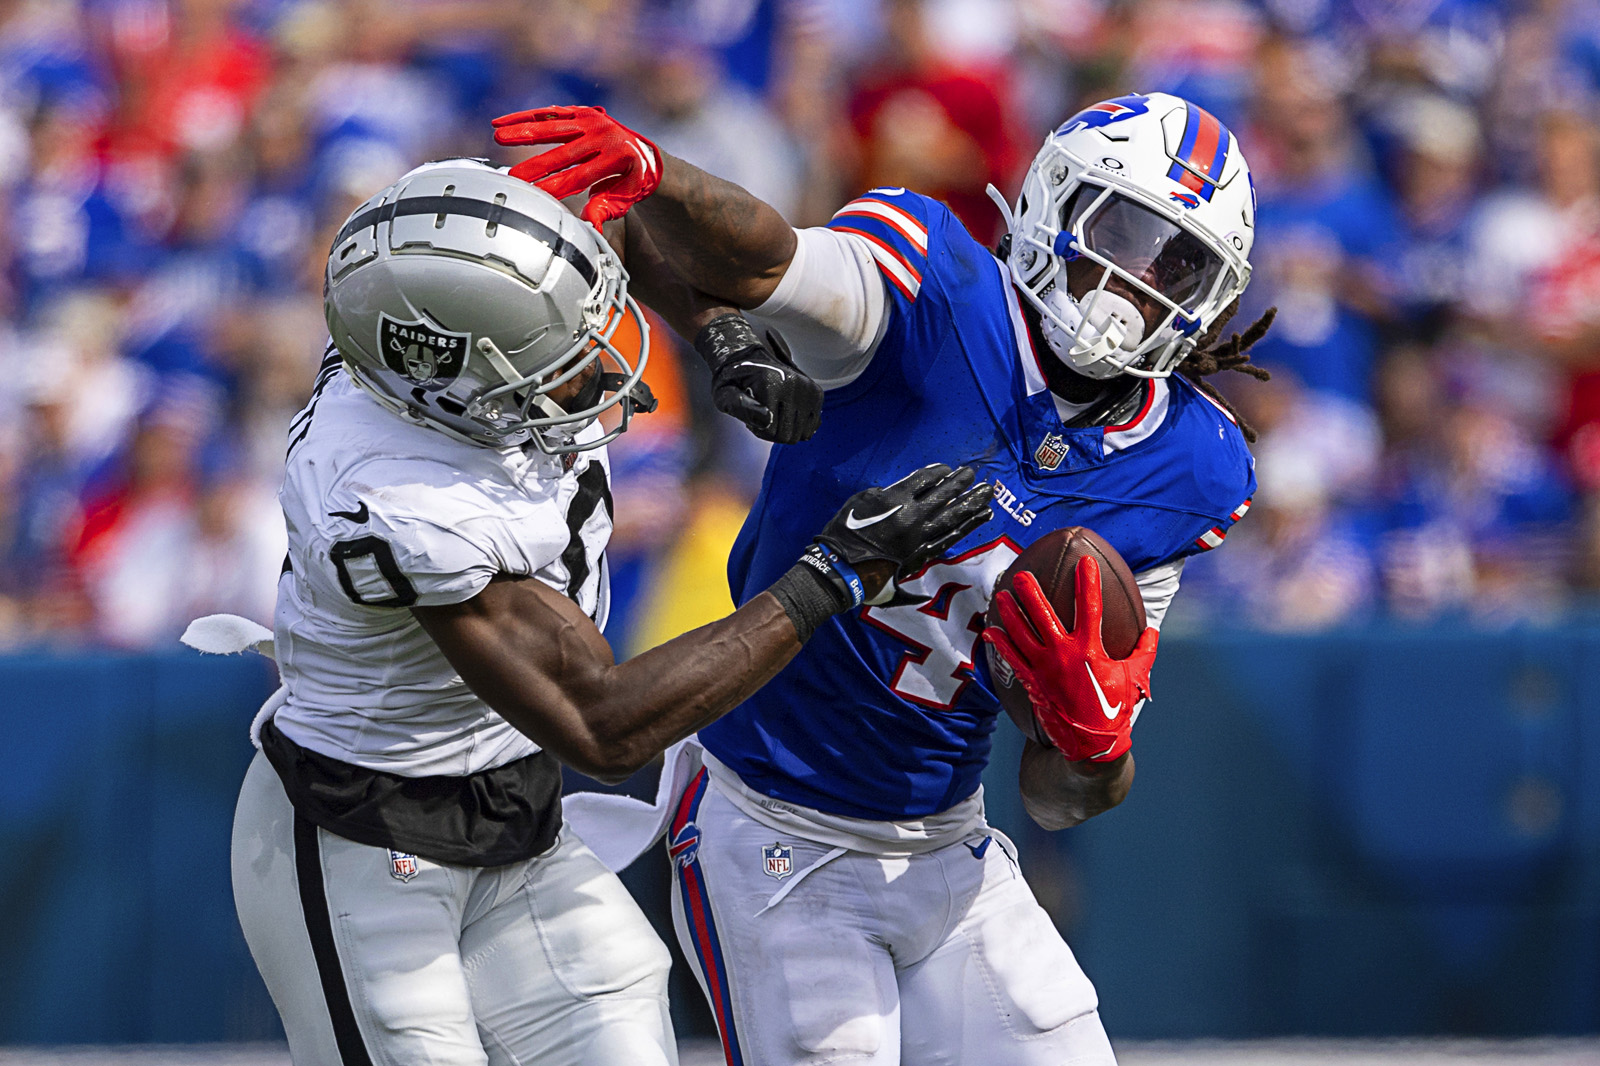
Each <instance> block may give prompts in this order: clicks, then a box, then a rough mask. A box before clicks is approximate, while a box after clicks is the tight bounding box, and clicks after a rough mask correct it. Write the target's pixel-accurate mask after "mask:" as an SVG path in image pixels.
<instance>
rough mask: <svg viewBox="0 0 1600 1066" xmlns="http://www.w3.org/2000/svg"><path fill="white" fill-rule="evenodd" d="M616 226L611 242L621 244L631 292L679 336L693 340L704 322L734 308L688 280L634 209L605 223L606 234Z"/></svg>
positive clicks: (691, 341)
mask: <svg viewBox="0 0 1600 1066" xmlns="http://www.w3.org/2000/svg"><path fill="white" fill-rule="evenodd" d="M613 227H616V230H617V237H616V239H615V240H614V241H613V243H614V244H617V245H620V251H621V253H622V260H623V264H624V265H625V266H626V267H627V268H628V287H629V291H630V292H631V293H632V294H633V296H634V297H635V298H636V299H637V300H639V302H640V303H643V304H644V305H645V306H647V307H649V308H650V310H652V311H654V312H655V313H656V314H658V315H660V316H661V317H662V318H663V319H665V320H666V323H667V325H669V326H671V327H672V328H673V330H674V331H676V332H677V334H678V336H680V337H682V338H683V339H684V340H686V341H688V342H690V343H693V342H694V339H695V337H696V336H698V335H699V333H700V331H701V330H702V329H704V328H705V326H706V324H707V323H709V322H711V321H712V320H714V319H717V318H720V317H721V316H723V315H726V314H729V313H730V312H735V311H737V310H738V309H737V308H735V307H733V306H732V305H731V304H729V303H728V301H726V300H721V299H717V298H716V297H713V296H709V295H707V294H706V293H704V292H701V291H700V290H699V289H697V288H695V287H694V286H693V285H691V284H689V282H688V281H687V280H685V278H684V277H683V275H682V274H680V273H678V271H677V270H675V269H674V268H673V264H672V262H671V261H669V260H668V259H667V257H666V256H664V255H662V254H661V249H660V248H659V247H657V245H656V243H655V240H654V238H653V236H652V235H651V233H650V231H649V228H648V226H647V225H646V224H645V222H644V220H643V219H642V218H640V217H639V215H638V214H637V213H633V214H630V215H627V216H626V217H624V218H620V219H618V220H616V221H615V222H610V223H607V224H606V230H607V237H608V238H610V237H611V231H612V229H613Z"/></svg>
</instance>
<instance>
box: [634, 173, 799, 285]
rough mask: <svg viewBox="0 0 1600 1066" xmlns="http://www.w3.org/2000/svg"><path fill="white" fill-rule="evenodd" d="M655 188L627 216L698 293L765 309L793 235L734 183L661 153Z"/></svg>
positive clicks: (765, 206)
mask: <svg viewBox="0 0 1600 1066" xmlns="http://www.w3.org/2000/svg"><path fill="white" fill-rule="evenodd" d="M661 162H662V177H661V184H660V186H659V187H658V188H657V189H656V191H655V192H654V193H652V194H651V195H650V196H648V197H646V198H645V199H644V200H641V201H640V202H639V203H638V204H636V205H635V206H634V208H633V214H634V215H637V216H639V217H640V218H641V219H642V220H643V221H644V223H645V225H646V227H647V228H648V229H649V231H650V235H651V236H652V237H653V238H654V241H655V244H656V246H657V247H658V248H659V249H660V251H661V253H662V254H663V255H665V256H666V257H667V258H668V259H669V260H671V262H672V264H673V266H674V267H676V268H677V270H678V272H679V273H680V274H682V275H683V277H684V278H686V279H687V280H688V282H689V283H690V284H691V285H693V286H695V287H696V288H698V289H700V290H702V291H704V292H706V293H710V294H711V295H712V296H715V297H717V298H719V299H722V300H726V301H728V302H729V303H731V304H733V305H735V306H737V307H740V308H744V309H749V308H752V307H756V306H758V305H760V304H761V303H763V302H764V301H765V300H766V299H767V297H769V296H771V295H772V291H773V290H774V289H775V288H777V285H778V282H779V281H780V280H781V279H782V278H783V273H784V271H785V270H787V269H788V266H789V260H790V259H791V258H793V256H794V246H795V236H794V230H793V229H792V228H791V227H790V226H789V223H787V222H785V221H784V219H783V216H782V215H780V214H778V212H777V211H776V210H775V209H774V208H772V207H771V206H770V205H768V204H766V203H764V202H763V201H761V200H759V199H757V198H756V197H754V196H752V195H751V194H750V193H748V192H746V191H745V190H744V189H741V188H740V187H739V186H737V185H735V184H733V183H732V182H728V181H723V180H722V179H721V178H718V177H714V176H712V175H710V174H707V173H706V172H705V171H703V170H701V169H700V168H699V167H696V166H694V165H693V164H690V163H685V162H684V161H683V160H681V159H678V158H676V157H674V156H671V155H668V154H667V153H665V152H662V153H661Z"/></svg>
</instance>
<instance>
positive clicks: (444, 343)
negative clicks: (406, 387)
mask: <svg viewBox="0 0 1600 1066" xmlns="http://www.w3.org/2000/svg"><path fill="white" fill-rule="evenodd" d="M471 340H472V334H470V333H452V332H450V331H449V330H447V329H442V328H440V327H439V326H438V325H437V324H435V323H434V322H432V321H430V320H429V319H428V317H427V315H423V317H422V320H421V321H418V322H401V321H399V320H398V319H394V318H390V317H389V316H388V315H387V314H384V313H382V312H380V313H379V315H378V350H379V351H381V352H382V353H383V362H384V365H385V366H387V367H388V368H389V369H390V370H393V371H394V372H395V373H396V374H404V375H405V376H406V378H407V379H408V380H409V381H411V383H412V384H414V385H424V386H430V387H432V388H436V389H442V388H444V387H446V386H447V385H449V384H450V382H452V381H454V380H455V379H456V375H457V374H459V373H461V367H462V365H463V364H464V363H466V361H467V344H468V342H469V341H471Z"/></svg>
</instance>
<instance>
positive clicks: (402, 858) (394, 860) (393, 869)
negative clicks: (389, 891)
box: [389, 848, 417, 881]
mask: <svg viewBox="0 0 1600 1066" xmlns="http://www.w3.org/2000/svg"><path fill="white" fill-rule="evenodd" d="M389 876H390V877H392V878H394V879H395V880H396V881H409V880H411V879H412V878H413V877H415V876H417V857H416V856H415V855H412V854H411V853H410V852H406V851H395V850H393V849H392V848H391V849H390V851H389Z"/></svg>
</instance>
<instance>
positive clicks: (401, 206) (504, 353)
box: [323, 159, 653, 454]
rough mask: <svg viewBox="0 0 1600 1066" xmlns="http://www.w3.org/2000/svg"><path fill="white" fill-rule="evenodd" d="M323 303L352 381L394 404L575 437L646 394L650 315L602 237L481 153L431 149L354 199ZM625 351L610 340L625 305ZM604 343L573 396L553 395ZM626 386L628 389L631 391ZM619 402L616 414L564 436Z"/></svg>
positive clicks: (504, 435)
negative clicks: (559, 399) (593, 369)
mask: <svg viewBox="0 0 1600 1066" xmlns="http://www.w3.org/2000/svg"><path fill="white" fill-rule="evenodd" d="M324 280H325V284H324V289H323V309H324V311H325V313H326V315H327V319H328V330H329V332H330V333H331V334H332V335H333V342H334V344H336V345H337V346H338V348H339V351H340V353H342V354H343V356H344V361H345V366H346V367H348V368H349V371H350V375H351V377H352V378H354V379H355V381H356V382H357V383H359V384H360V385H361V386H363V387H364V388H365V389H366V390H367V391H368V392H370V393H371V394H372V395H373V396H374V397H375V398H376V399H377V400H378V401H379V402H380V403H382V404H384V405H385V406H388V407H390V408H392V409H393V410H395V411H397V412H399V413H400V414H401V415H403V416H405V417H407V418H410V419H412V420H413V421H417V422H421V423H424V424H427V425H431V426H434V427H436V428H438V429H442V430H444V431H445V432H447V433H450V434H451V435H453V436H457V437H463V438H466V439H468V440H471V441H474V442H477V443H481V444H492V445H509V444H522V443H525V442H527V441H528V440H530V439H531V440H532V442H533V443H534V444H535V445H536V446H537V447H538V448H539V449H540V450H541V451H544V452H546V453H550V454H555V453H561V452H574V451H582V450H584V449H587V448H594V447H598V446H599V445H601V444H604V443H605V442H607V441H609V440H612V439H613V438H615V437H616V436H617V434H619V433H621V432H622V431H623V430H625V429H627V428H628V422H629V420H630V419H631V418H632V417H633V412H634V409H635V407H642V408H643V409H646V410H648V409H649V408H650V407H652V406H653V402H652V401H650V400H649V393H648V390H647V389H646V388H645V387H644V386H643V385H642V384H641V382H640V375H641V374H642V373H643V371H644V368H645V361H646V358H647V353H648V351H649V327H648V326H647V325H646V324H645V319H644V314H643V313H642V312H641V311H640V309H639V305H638V304H637V303H636V302H635V301H634V300H633V298H632V297H630V296H629V295H628V274H627V271H625V270H623V268H622V263H621V262H620V261H619V260H618V259H617V256H616V254H615V253H614V252H613V251H612V250H611V247H610V245H608V244H607V243H606V242H605V240H604V238H602V237H601V236H600V235H599V234H598V233H597V232H595V230H594V229H593V228H592V227H591V226H589V225H587V224H586V223H584V222H583V221H581V220H580V219H578V218H577V217H576V216H575V215H573V214H572V213H571V212H570V211H568V210H567V209H566V208H565V207H563V206H562V205H561V202H560V201H558V200H556V199H555V198H554V197H552V196H550V195H549V194H548V193H546V192H544V191H543V190H541V189H538V188H535V187H534V186H532V185H529V184H527V183H526V182H523V181H519V180H518V179H516V178H513V177H511V176H510V175H509V174H507V173H505V172H504V171H501V170H497V169H496V168H494V167H492V166H490V165H489V164H487V163H484V162H481V161H478V160H473V159H450V160H445V161H442V162H437V163H428V164H425V165H423V166H420V167H418V168H417V169H415V170H413V171H411V172H410V173H408V174H406V175H405V176H403V177H402V178H400V180H398V181H396V182H395V183H394V184H393V185H391V186H389V187H388V188H387V189H384V190H383V191H382V192H380V193H379V194H378V195H376V196H374V197H373V198H372V199H370V200H368V201H367V202H366V203H364V204H362V205H361V206H360V207H358V208H357V209H356V210H355V212H354V214H352V215H351V216H350V218H349V219H348V220H346V222H345V224H344V225H343V226H342V227H340V229H339V234H338V236H337V237H336V238H334V242H333V250H332V251H331V252H330V253H329V255H328V268H327V274H326V276H325V279H324ZM629 315H631V316H633V319H634V321H635V322H636V323H637V327H638V330H639V336H640V349H639V355H638V358H637V360H636V361H634V362H630V360H629V359H628V358H627V357H626V356H625V355H623V353H622V352H620V351H618V350H617V348H616V346H615V345H613V344H612V337H613V335H614V334H615V333H616V331H617V328H618V327H619V326H620V325H621V324H622V322H623V320H624V318H625V317H626V316H629ZM599 359H604V360H606V361H607V362H609V363H610V364H612V366H613V367H614V369H613V370H610V371H606V370H605V369H604V364H602V368H601V369H602V372H601V373H598V374H596V375H594V377H593V379H592V380H591V381H590V382H589V383H588V384H586V386H585V388H584V390H583V392H582V393H580V394H579V396H578V397H577V398H576V399H575V400H568V401H567V403H566V404H565V405H561V404H557V403H556V402H555V401H554V400H552V399H551V398H550V395H549V394H550V392H551V390H552V389H556V388H559V387H560V386H561V385H564V384H566V383H567V382H569V381H571V380H572V379H573V378H575V377H577V376H578V375H579V374H581V373H582V372H583V370H584V368H585V367H587V366H589V365H590V364H591V363H594V362H595V361H596V360H599ZM636 390H637V391H636ZM611 407H619V408H620V411H621V419H620V421H619V424H618V425H617V426H616V428H614V429H612V430H611V431H610V432H609V433H605V434H603V435H600V436H598V437H596V438H595V439H593V440H586V441H584V442H583V443H581V444H580V443H578V442H577V440H576V437H577V435H578V433H579V432H580V431H581V430H583V429H584V428H585V427H587V426H589V425H590V424H591V423H592V422H593V421H594V420H595V419H596V418H597V417H599V415H600V413H601V412H603V411H605V410H607V409H609V408H611Z"/></svg>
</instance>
